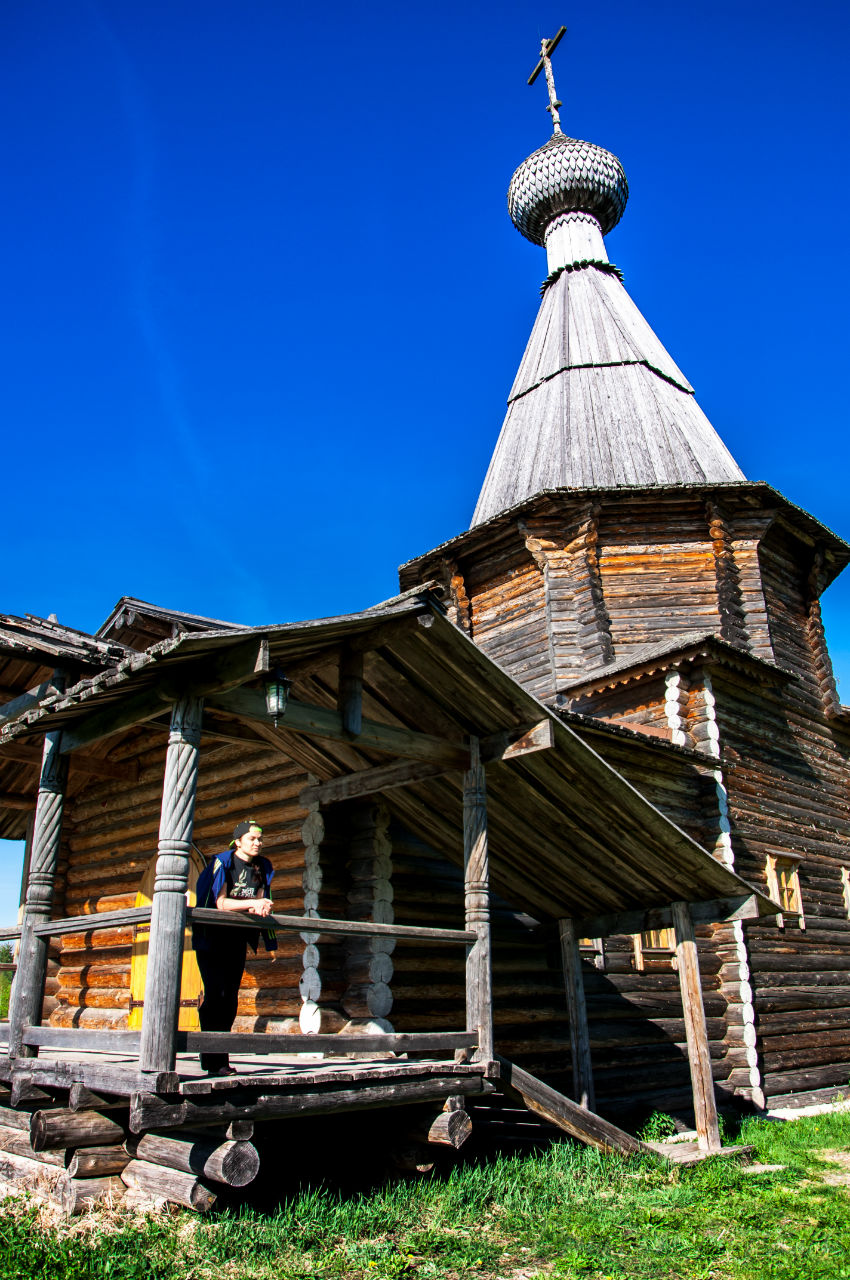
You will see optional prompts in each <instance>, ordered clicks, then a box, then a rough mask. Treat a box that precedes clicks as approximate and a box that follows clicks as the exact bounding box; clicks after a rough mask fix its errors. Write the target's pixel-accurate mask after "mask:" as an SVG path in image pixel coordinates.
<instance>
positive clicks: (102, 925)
mask: <svg viewBox="0 0 850 1280" xmlns="http://www.w3.org/2000/svg"><path fill="white" fill-rule="evenodd" d="M150 918H151V908H150V907H127V908H126V909H125V910H124V911H94V912H92V913H91V914H90V915H86V916H69V917H68V918H67V919H65V920H42V921H39V923H38V924H36V925H34V926H33V933H34V934H35V935H36V937H39V938H49V937H52V936H54V935H56V934H62V933H87V932H89V930H92V929H115V928H120V927H121V926H122V925H130V924H144V923H147V921H148V920H150ZM186 918H187V922H189V923H194V924H203V925H204V926H209V925H212V926H213V927H214V928H234V927H239V928H242V929H244V928H245V927H246V925H247V926H248V927H249V928H252V929H267V928H269V927H274V928H275V929H280V930H281V931H282V932H284V933H323V934H327V935H330V936H331V937H340V938H341V937H346V936H349V937H351V936H357V937H361V938H363V937H365V938H409V939H411V940H413V941H419V942H457V943H463V944H464V945H467V946H468V945H469V944H470V943H473V942H475V941H476V939H477V936H478V935H477V934H475V933H470V932H469V931H468V930H466V929H432V928H430V927H428V926H424V925H413V924H378V923H376V922H372V921H370V920H326V919H324V918H323V917H321V916H277V915H271V916H255V915H251V914H250V913H249V912H247V911H219V910H217V909H216V908H214V907H189V908H187V911H186ZM19 934H20V930H18V931H17V933H16V935H15V936H19Z"/></svg>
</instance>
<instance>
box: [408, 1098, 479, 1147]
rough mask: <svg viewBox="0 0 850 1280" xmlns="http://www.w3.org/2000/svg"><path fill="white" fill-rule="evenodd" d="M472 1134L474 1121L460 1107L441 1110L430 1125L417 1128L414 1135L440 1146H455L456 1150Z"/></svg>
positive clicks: (423, 1140)
mask: <svg viewBox="0 0 850 1280" xmlns="http://www.w3.org/2000/svg"><path fill="white" fill-rule="evenodd" d="M471 1134H472V1121H471V1120H470V1118H469V1115H468V1113H467V1112H466V1111H463V1110H461V1109H460V1108H458V1109H453V1110H451V1111H441V1112H440V1114H439V1115H438V1116H437V1117H436V1118H435V1119H434V1120H433V1121H432V1122H431V1124H430V1125H428V1124H426V1125H423V1126H421V1127H420V1128H418V1129H416V1130H415V1132H414V1137H416V1138H418V1139H420V1141H422V1142H431V1143H434V1144H435V1145H436V1146H438V1147H453V1148H454V1150H455V1151H459V1150H460V1148H461V1147H462V1146H463V1144H464V1143H465V1142H466V1140H467V1138H469V1137H470V1135H471Z"/></svg>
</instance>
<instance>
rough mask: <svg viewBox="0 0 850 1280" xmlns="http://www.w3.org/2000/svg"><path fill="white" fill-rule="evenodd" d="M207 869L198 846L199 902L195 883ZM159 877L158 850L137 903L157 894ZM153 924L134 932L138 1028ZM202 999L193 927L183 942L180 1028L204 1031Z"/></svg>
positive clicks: (133, 1010) (193, 877)
mask: <svg viewBox="0 0 850 1280" xmlns="http://www.w3.org/2000/svg"><path fill="white" fill-rule="evenodd" d="M203 869H204V861H203V858H201V856H200V854H198V853H195V851H194V849H193V850H192V853H191V855H190V857H189V882H188V886H187V887H188V893H189V896H188V903H189V906H190V907H194V905H195V885H196V884H197V883H198V876H199V875H200V874H201V872H202V871H203ZM155 879H156V854H154V856H153V857H152V858H151V860H150V862H149V863H148V869H147V871H146V872H145V878H144V879H143V880H142V885H141V888H140V889H139V892H138V893H137V894H136V906H137V907H149V906H150V905H151V899H152V897H153V886H154V880H155ZM149 937H150V924H148V923H145V924H137V925H136V931H135V934H134V935H133V957H132V960H131V962H130V1017H129V1020H128V1022H127V1026H128V1027H129V1028H130V1029H131V1030H132V1031H138V1030H139V1029H140V1028H141V1025H142V1010H143V1009H144V1006H145V978H146V977H147V972H148V939H149ZM200 1003H201V975H200V972H199V971H198V962H197V960H196V959H195V953H194V951H193V950H192V941H191V930H189V929H187V930H186V937H185V940H184V944H183V973H182V976H181V980H180V1016H179V1019H178V1022H177V1026H178V1028H179V1030H180V1031H200V1029H201V1024H200V1022H199V1021H198V1006H199V1005H200Z"/></svg>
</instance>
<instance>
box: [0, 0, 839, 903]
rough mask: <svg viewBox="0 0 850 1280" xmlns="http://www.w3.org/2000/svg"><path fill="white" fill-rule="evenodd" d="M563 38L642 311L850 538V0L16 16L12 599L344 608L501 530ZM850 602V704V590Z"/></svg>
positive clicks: (35, 9) (8, 27) (6, 332)
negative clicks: (511, 215) (527, 230)
mask: <svg viewBox="0 0 850 1280" xmlns="http://www.w3.org/2000/svg"><path fill="white" fill-rule="evenodd" d="M561 22H565V23H566V24H567V26H568V28H569V32H568V35H567V38H566V40H565V41H564V42H563V43H562V44H561V46H560V48H559V49H558V52H557V54H556V55H555V70H556V76H557V82H558V91H559V95H560V97H561V98H562V100H563V103H564V106H563V108H562V112H561V114H562V121H563V124H564V128H565V131H566V132H568V133H572V134H574V135H576V136H578V137H584V138H589V139H590V140H592V141H594V142H598V143H600V144H602V145H603V146H606V147H608V148H610V149H611V150H612V151H614V152H615V153H616V154H617V155H618V156H619V157H620V158H621V160H622V162H623V165H624V167H625V170H626V173H627V175H628V179H629V184H630V188H631V196H630V201H629V206H628V208H627V210H626V213H625V216H624V218H623V221H622V223H621V224H620V225H619V226H618V227H617V228H616V229H615V230H614V231H613V232H612V234H611V235H610V236H609V237H608V250H609V255H610V257H611V259H612V260H613V261H614V262H616V263H617V264H618V265H619V266H620V267H621V268H622V269H623V270H624V272H625V279H626V286H627V288H628V289H629V291H630V292H631V293H632V295H633V297H634V298H635V300H636V302H637V303H638V305H639V306H640V307H641V309H642V310H643V312H644V314H645V315H646V316H647V318H648V319H649V321H650V323H651V324H652V325H653V326H654V328H655V329H656V331H657V332H658V334H659V336H660V337H661V339H662V341H664V343H665V344H666V345H667V346H668V348H669V349H670V352H671V354H672V355H673V357H674V359H675V360H676V361H677V363H678V364H679V365H680V367H681V368H682V369H683V371H684V372H685V373H686V375H687V376H688V377H689V379H690V380H691V382H692V383H693V385H694V386H695V388H696V392H697V397H698V399H699V401H700V403H701V405H702V407H703V409H704V410H705V411H706V413H707V414H708V416H709V418H710V419H711V421H712V422H713V423H714V425H715V427H716V428H717V429H718V431H719V432H720V434H721V435H722V437H723V438H724V440H725V441H726V443H727V445H728V446H729V448H730V449H731V451H732V453H733V455H734V456H735V457H736V459H737V460H738V462H739V464H740V465H741V467H742V468H743V470H744V472H745V474H746V475H747V476H748V477H750V478H752V479H763V480H767V481H769V482H770V483H771V484H773V485H775V486H776V487H777V488H779V489H780V490H781V491H782V492H783V493H785V494H786V496H787V497H789V498H790V499H791V500H792V501H794V502H797V503H799V504H800V505H801V506H803V507H805V508H807V509H808V510H810V511H811V512H812V513H813V514H814V515H816V516H817V517H818V518H819V519H821V520H822V521H823V522H824V523H825V524H827V525H829V526H830V527H832V528H833V529H835V531H836V532H838V533H839V534H841V535H842V536H844V537H848V536H850V513H848V509H847V503H846V499H845V489H846V478H845V477H846V471H847V460H848V450H847V444H846V427H845V424H846V420H847V413H846V403H845V401H846V396H845V391H844V377H843V375H844V372H845V369H846V364H847V354H846V353H847V339H848V331H847V330H848V325H847V319H846V315H847V311H846V301H845V299H846V296H847V284H848V281H847V276H848V265H847V258H846V254H845V252H844V245H843V234H844V224H845V222H846V209H847V206H848V189H847V188H848V172H849V171H850V169H848V163H847V159H848V157H847V139H846V124H847V119H848V97H850V90H848V77H847V74H846V67H847V63H848V44H849V43H850V41H848V28H850V10H848V8H847V6H846V4H841V3H829V2H827V0H814V3H810V4H808V5H806V6H801V5H797V4H795V5H791V4H782V3H778V4H776V3H774V4H767V3H749V4H741V3H735V4H732V3H719V4H715V5H712V6H683V5H681V4H680V3H677V4H674V3H667V2H661V3H652V2H650V3H648V4H644V5H635V4H633V3H626V2H625V0H610V2H609V3H608V4H607V5H606V6H604V8H600V6H599V5H598V4H590V3H588V2H587V0H576V2H575V3H573V4H572V5H571V6H569V8H568V9H566V10H565V9H563V8H561V7H558V6H555V5H552V4H549V3H542V4H528V3H524V4H515V3H513V4H509V3H498V2H496V3H488V4H486V5H485V4H483V3H468V4H462V5H458V4H456V3H454V4H446V3H444V2H443V0H436V3H432V4H430V5H429V6H428V7H427V8H426V9H419V8H415V7H406V6H399V5H396V4H393V5H390V4H389V3H365V4H363V5H361V6H358V7H357V8H356V9H353V8H352V7H351V6H349V5H341V4H336V3H331V4H328V5H324V6H321V7H316V8H315V9H308V8H307V6H304V5H283V4H280V3H272V2H271V0H241V2H240V3H239V4H238V5H237V4H236V3H234V0H230V2H229V3H223V2H221V0H208V2H207V3H204V4H203V5H200V4H197V3H187V0H169V3H167V4H166V3H163V2H161V0H147V2H146V3H145V4H143V5H128V4H125V3H118V2H117V0H111V2H110V0H64V2H63V3H61V4H60V3H58V2H56V0H53V3H49V2H47V3H41V4H37V5H35V4H30V3H25V2H24V0H9V2H8V3H7V4H6V5H4V6H3V11H2V15H0V25H1V26H2V37H3V39H2V52H0V60H2V64H3V65H2V72H3V81H4V85H5V88H6V101H7V109H6V111H5V112H4V113H3V116H2V119H0V148H2V156H3V160H4V164H5V170H6V198H5V199H4V200H3V201H2V203H0V243H2V245H3V246H4V253H3V288H2V291H1V292H0V324H1V325H2V331H3V334H2V337H3V340H2V343H0V361H2V365H3V368H2V378H0V398H2V415H3V421H4V422H5V424H6V438H7V443H6V457H7V463H6V471H5V492H6V502H7V507H6V509H7V527H6V539H5V541H6V554H5V556H4V582H3V587H4V590H3V597H2V604H0V608H2V609H3V610H5V611H9V612H19V613H23V612H27V611H29V612H33V613H40V614H48V613H51V612H55V613H57V614H58V616H59V618H60V620H61V621H63V622H66V623H68V624H70V625H74V626H78V627H82V628H85V629H93V628H95V627H96V626H97V625H98V623H99V622H100V621H101V620H102V619H103V618H104V617H105V615H106V614H107V613H108V612H109V610H110V608H111V607H112V605H113V604H114V602H115V601H116V600H117V599H118V597H119V596H121V595H123V594H131V595H137V596H141V597H143V598H146V599H149V600H153V601H156V602H158V603H161V604H163V605H166V606H173V607H176V608H180V609H186V610H191V611H196V612H199V613H204V614H208V615H212V616H216V617H221V618H226V619H233V620H237V621H243V622H252V623H263V622H276V621H286V620H289V619H292V618H299V617H311V616H319V615H322V614H328V613H338V612H345V611H347V610H350V609H356V608H360V607H363V606H366V605H368V604H370V603H373V602H374V601H376V600H379V599H382V598H385V597H386V596H389V595H391V594H392V593H393V591H394V590H395V586H396V574H395V570H396V566H397V565H398V564H399V563H400V562H402V561H404V560H406V559H408V558H410V557H411V556H413V555H416V554H418V553H420V552H422V551H425V550H427V549H428V548H430V547H432V546H434V545H436V544H437V543H439V542H441V541H443V540H444V539H445V538H448V537H450V536H452V535H453V534H455V533H458V532H460V531H461V530H462V529H464V528H465V527H466V526H467V524H468V521H469V517H470V514H471V511H472V508H473V506H474V503H475V498H476V496H477V492H478V488H479V486H480V483H481V481H482V479H483V476H484V472H485V470H486V465H487V461H488V459H489V456H490V453H491V451H492V448H493V445H494V443H495V440H496V436H497V434H498V431H499V427H500V424H501V420H502V417H503V414H504V407H505V397H506V395H507V392H508V389H509V387H510V385H511V382H512V380H513V376H514V373H515V370H516V366H517V364H518V362H519V359H520V356H521V354H522V350H523V347H524V344H525V341H526V339H527V336H528V333H529V331H530V328H531V324H532V322H533V318H534V314H535V312H536V307H537V303H538V292H537V290H538V285H539V283H540V281H541V279H542V278H543V276H544V275H545V256H544V254H543V251H542V250H539V249H536V248H535V247H534V246H532V245H529V244H528V243H527V242H526V241H524V240H523V239H522V238H521V237H520V236H519V235H518V233H517V232H516V231H515V230H514V229H513V227H512V226H511V223H510V221H509V219H508V216H507V212H506V208H505V191H506V189H507V184H508V181H509V179H510V175H511V173H512V171H513V169H514V168H515V167H516V165H517V164H519V163H520V162H521V161H522V160H523V158H524V157H525V156H526V155H527V154H528V153H529V152H530V151H532V150H534V149H535V148H536V147H537V146H539V145H540V144H541V143H542V142H543V141H544V140H545V138H546V137H547V136H548V133H549V118H548V116H547V114H546V112H545V103H546V94H545V85H544V83H543V81H542V80H538V82H537V83H536V84H535V85H534V86H533V88H528V86H527V85H526V79H527V77H528V75H529V73H530V71H531V69H532V68H533V66H534V63H535V61H536V57H537V52H538V49H539V40H540V37H541V35H551V34H553V33H554V31H555V30H556V29H557V28H558V26H559V25H560V24H561ZM848 577H850V575H848ZM824 606H825V617H826V623H827V634H828V639H829V641H830V647H831V651H832V654H833V658H834V660H835V663H836V667H837V670H838V674H839V676H843V679H844V685H843V688H842V694H843V700H844V701H848V700H850V583H847V584H844V583H842V582H841V581H840V580H839V582H838V583H837V584H836V585H835V586H834V587H832V588H831V589H830V590H829V592H828V593H827V594H826V596H825V599H824ZM13 861H14V859H13V858H12V857H11V856H8V857H7V858H6V862H7V864H8V867H9V873H10V875H11V878H12V879H14V878H15V877H16V875H17V872H16V871H14V870H13V869H12V862H13ZM2 894H3V890H2V884H0V903H2V901H3V897H2ZM15 897H16V891H15ZM0 914H2V915H3V918H4V919H5V918H7V917H8V915H9V911H8V910H7V911H5V912H4V911H2V910H0ZM0 923H2V921H0Z"/></svg>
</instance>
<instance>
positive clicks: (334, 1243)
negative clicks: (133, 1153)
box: [0, 1113, 850, 1280]
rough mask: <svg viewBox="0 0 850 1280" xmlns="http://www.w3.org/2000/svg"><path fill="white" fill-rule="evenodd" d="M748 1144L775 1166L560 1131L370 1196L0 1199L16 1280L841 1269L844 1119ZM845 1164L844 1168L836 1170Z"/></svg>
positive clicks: (676, 1279) (9, 1278)
mask: <svg viewBox="0 0 850 1280" xmlns="http://www.w3.org/2000/svg"><path fill="white" fill-rule="evenodd" d="M738 1140H739V1141H742V1142H746V1143H750V1144H752V1145H753V1146H754V1147H755V1148H756V1155H755V1159H756V1160H759V1161H762V1162H764V1163H769V1164H782V1165H785V1166H786V1167H785V1168H784V1169H782V1170H781V1171H778V1172H774V1173H768V1174H755V1175H754V1174H747V1173H745V1172H743V1170H742V1167H741V1166H740V1165H739V1164H738V1163H737V1162H736V1161H734V1160H710V1161H707V1162H705V1163H704V1164H702V1165H699V1166H697V1167H695V1168H693V1169H683V1170H675V1169H673V1170H668V1169H666V1168H662V1167H661V1166H660V1165H658V1164H656V1163H655V1162H654V1161H651V1160H638V1161H621V1160H620V1159H618V1158H614V1157H603V1156H601V1155H599V1154H598V1153H597V1152H594V1151H590V1150H587V1149H585V1148H580V1147H576V1146H573V1145H571V1144H569V1143H563V1144H561V1145H558V1146H556V1147H553V1148H551V1149H550V1150H548V1151H547V1152H545V1153H543V1154H537V1155H533V1156H525V1157H516V1158H500V1159H496V1160H493V1161H491V1162H489V1163H482V1164H477V1165H467V1166H463V1167H460V1168H458V1169H456V1170H455V1171H454V1172H453V1173H452V1174H451V1175H450V1176H449V1177H448V1178H447V1179H446V1180H445V1181H438V1180H434V1181H429V1180H421V1181H412V1182H404V1183H396V1184H394V1185H392V1186H388V1187H386V1188H385V1189H383V1190H379V1191H377V1192H373V1193H371V1194H369V1195H358V1196H351V1197H342V1196H339V1195H334V1194H333V1193H331V1192H329V1191H322V1190H318V1191H317V1190H310V1191H305V1192H303V1193H302V1194H301V1195H299V1196H297V1197H295V1198H293V1199H292V1200H290V1201H289V1202H287V1203H286V1204H285V1205H283V1206H282V1207H280V1208H279V1209H278V1210H277V1211H276V1212H275V1213H273V1214H271V1213H270V1214H265V1215H261V1214H258V1213H256V1212H252V1211H247V1210H245V1211H242V1212H240V1213H232V1212H224V1213H222V1214H220V1215H218V1216H213V1217H210V1218H196V1217H194V1216H193V1215H190V1214H187V1213H182V1212H181V1213H178V1214H175V1215H173V1216H162V1215H161V1216H159V1217H140V1216H137V1217H131V1216H130V1215H121V1214H119V1213H112V1214H103V1215H100V1216H98V1215H97V1214H95V1215H92V1216H91V1217H90V1218H89V1219H87V1220H84V1221H82V1222H81V1221H77V1222H76V1223H74V1224H72V1225H71V1226H69V1227H68V1228H65V1229H60V1230H57V1229H56V1228H55V1226H51V1225H50V1224H49V1223H48V1222H47V1221H46V1220H45V1218H44V1214H43V1212H42V1211H40V1210H38V1209H37V1207H35V1206H34V1205H32V1204H30V1205H26V1204H24V1205H23V1206H22V1205H21V1203H20V1202H12V1201H6V1202H4V1203H3V1204H1V1205H0V1275H2V1276H3V1277H4V1280H34V1278H35V1277H39V1280H48V1278H49V1280H90V1278H91V1280H94V1278H95V1277H97V1278H98V1280H100V1278H101V1277H103V1278H104V1280H136V1278H138V1280H178V1278H179V1280H213V1277H215V1278H216V1280H219V1278H221V1280H225V1278H227V1280H272V1277H274V1278H275V1280H280V1278H283V1280H290V1278H292V1280H308V1278H309V1280H312V1278H314V1277H329V1278H333V1277H347V1276H352V1277H358V1278H359V1277H370V1276H374V1277H376V1280H400V1278H401V1277H409V1280H431V1278H433V1280H437V1278H440V1277H452V1278H453V1277H470V1278H472V1277H503V1276H504V1277H514V1278H515V1280H519V1277H522V1280H531V1278H532V1277H535V1276H547V1277H549V1276H551V1277H552V1278H553V1280H573V1278H578V1277H581V1278H582V1280H608V1278H610V1280H632V1278H634V1280H637V1278H638V1277H640V1278H643V1277H646V1278H647V1280H650V1278H651V1280H667V1278H668V1277H669V1280H697V1278H699V1280H735V1278H740V1280H744V1278H746V1280H793V1278H799V1280H843V1278H844V1277H848V1278H850V1193H848V1189H847V1188H842V1187H837V1186H830V1185H828V1184H827V1183H826V1182H825V1181H824V1180H823V1175H824V1174H825V1173H828V1172H829V1171H830V1166H829V1165H828V1164H827V1163H826V1162H825V1160H824V1155H823V1152H824V1151H826V1150H829V1149H833V1150H836V1149H837V1150H846V1149H848V1148H850V1114H848V1113H842V1114H834V1115H829V1116H818V1117H806V1118H803V1119H800V1120H797V1121H795V1122H794V1123H793V1124H787V1125H782V1124H774V1123H770V1122H766V1121H747V1122H745V1123H744V1126H743V1128H742V1131H741V1134H740V1137H739V1139H738ZM833 1170H834V1166H833Z"/></svg>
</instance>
